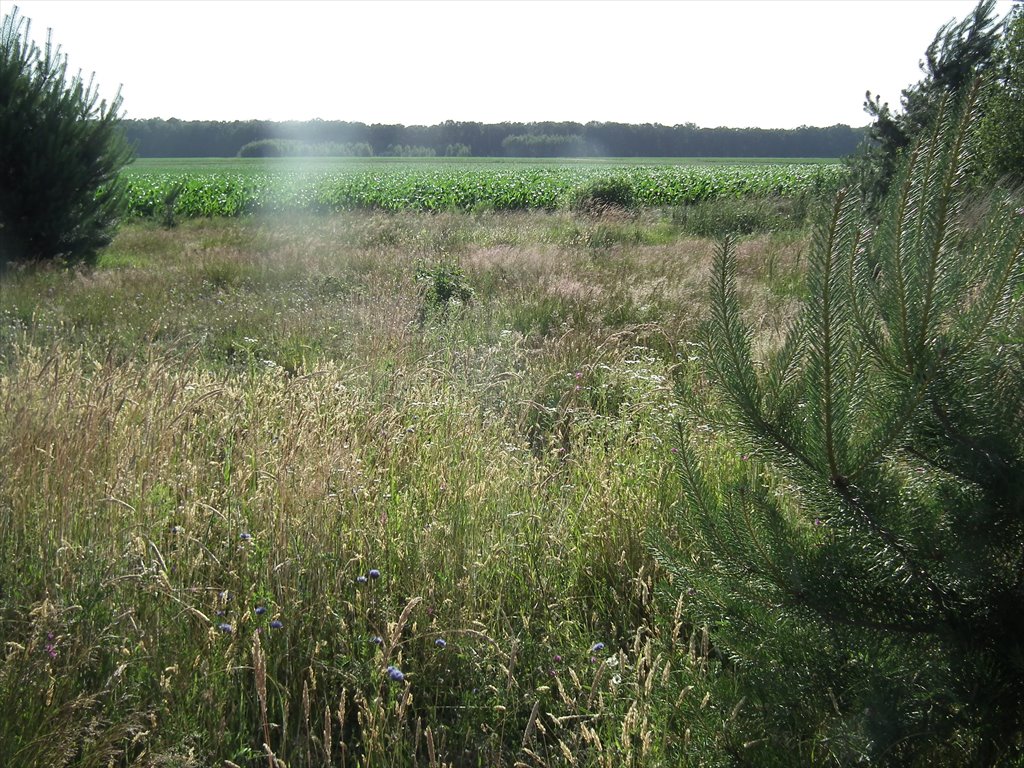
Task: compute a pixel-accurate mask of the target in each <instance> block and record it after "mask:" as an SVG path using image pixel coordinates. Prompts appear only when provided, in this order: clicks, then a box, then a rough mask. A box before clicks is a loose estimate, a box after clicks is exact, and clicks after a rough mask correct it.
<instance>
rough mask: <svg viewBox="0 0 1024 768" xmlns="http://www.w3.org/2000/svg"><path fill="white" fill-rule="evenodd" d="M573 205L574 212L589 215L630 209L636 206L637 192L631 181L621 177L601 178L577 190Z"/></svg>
mask: <svg viewBox="0 0 1024 768" xmlns="http://www.w3.org/2000/svg"><path fill="white" fill-rule="evenodd" d="M571 205H572V208H573V210H575V211H578V212H580V213H589V214H600V213H604V212H605V211H607V210H609V209H629V208H633V207H635V206H636V190H634V189H633V185H632V184H631V183H630V181H629V179H626V178H623V177H621V176H605V177H600V178H596V179H593V180H591V181H589V182H587V183H586V184H584V185H583V186H582V187H579V188H577V189H576V190H575V191H574V192H573V194H572V198H571Z"/></svg>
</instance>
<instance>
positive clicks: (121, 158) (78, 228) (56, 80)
mask: <svg viewBox="0 0 1024 768" xmlns="http://www.w3.org/2000/svg"><path fill="white" fill-rule="evenodd" d="M120 107H121V97H120V94H118V95H117V96H116V97H115V98H114V99H113V100H112V101H111V102H109V103H108V102H106V101H100V100H99V94H98V92H97V90H96V88H95V87H94V85H93V83H92V81H91V80H90V81H89V82H88V83H87V82H84V81H83V80H82V78H81V77H80V76H76V77H74V78H71V79H70V80H68V79H67V59H66V57H65V56H64V55H62V54H61V52H60V48H59V46H55V45H53V43H52V42H51V41H50V39H49V38H47V42H46V45H45V47H44V48H43V49H40V48H39V47H38V46H37V45H36V44H35V43H34V42H33V41H32V40H31V38H30V37H29V22H28V20H27V19H25V18H23V17H21V16H19V15H18V9H17V7H15V8H14V9H13V10H12V11H11V12H10V13H9V14H7V15H6V16H4V18H3V22H2V26H0V266H2V265H3V264H4V263H6V262H10V261H47V260H52V259H62V260H65V261H68V262H81V261H84V262H90V261H92V260H93V259H94V258H95V255H96V252H97V250H98V249H99V248H100V247H101V246H103V245H105V244H106V243H107V242H109V240H110V238H111V235H112V230H113V227H114V225H115V223H116V221H117V218H118V216H119V213H120V211H121V207H122V200H123V190H124V186H123V183H122V181H121V180H120V179H119V178H118V175H117V174H118V171H119V170H120V169H121V168H122V167H123V166H124V165H125V164H126V163H127V162H128V161H129V160H130V159H131V151H130V149H129V148H128V146H127V144H126V143H125V141H124V139H123V137H122V135H121V129H120V125H119V120H120V118H119V115H118V110H119V109H120Z"/></svg>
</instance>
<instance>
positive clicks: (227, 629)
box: [217, 623, 234, 634]
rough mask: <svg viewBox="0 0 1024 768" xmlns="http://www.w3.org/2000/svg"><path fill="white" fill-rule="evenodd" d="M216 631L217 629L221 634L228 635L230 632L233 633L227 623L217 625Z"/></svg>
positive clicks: (232, 629)
mask: <svg viewBox="0 0 1024 768" xmlns="http://www.w3.org/2000/svg"><path fill="white" fill-rule="evenodd" d="M217 629H219V630H220V631H221V632H227V633H228V634H231V632H233V631H234V628H233V627H232V626H231V625H230V624H227V623H224V624H218V625H217Z"/></svg>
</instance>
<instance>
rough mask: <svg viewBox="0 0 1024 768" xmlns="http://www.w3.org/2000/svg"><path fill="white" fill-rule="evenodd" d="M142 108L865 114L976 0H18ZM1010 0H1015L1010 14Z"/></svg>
mask: <svg viewBox="0 0 1024 768" xmlns="http://www.w3.org/2000/svg"><path fill="white" fill-rule="evenodd" d="M14 5H17V6H18V7H19V8H20V10H21V15H23V16H25V17H28V18H30V19H31V20H32V36H33V38H35V39H36V40H37V42H39V43H42V42H43V41H44V40H45V38H46V30H47V28H52V30H53V39H54V42H56V43H59V44H60V45H61V47H62V49H63V51H64V53H66V54H67V55H68V60H69V70H70V71H71V72H77V71H78V70H82V71H83V73H84V74H85V75H86V76H88V74H89V73H93V72H94V73H95V75H96V81H97V82H98V83H99V85H100V92H101V94H102V95H104V96H107V97H109V96H110V95H112V94H113V93H114V92H115V91H116V89H117V86H118V85H119V84H120V85H121V86H122V96H123V98H124V105H123V108H124V114H125V116H126V117H129V118H145V117H163V118H170V117H177V118H179V119H181V120H247V119H253V118H255V119H266V120H308V119H313V118H321V119H324V120H351V121H362V122H366V123H374V122H381V123H403V124H406V125H414V124H415V125H430V124H434V123H439V122H442V121H444V120H477V121H481V122H502V121H505V120H509V121H526V122H528V121H540V120H575V121H579V122H587V121H590V120H599V121H616V122H627V123H645V122H651V123H663V124H666V125H675V124H679V123H687V122H692V123H696V124H697V125H700V126H720V125H724V126H730V127H747V126H758V127H764V128H792V127H795V126H799V125H816V126H826V125H834V124H836V123H847V124H850V125H864V124H866V123H867V122H868V119H867V117H866V116H865V115H864V112H863V109H862V104H863V100H864V91H865V90H868V89H870V90H872V91H873V92H875V93H879V94H881V95H882V97H883V100H886V101H889V102H890V103H893V104H896V103H897V102H898V101H899V94H900V90H901V89H902V88H904V87H905V86H907V85H909V84H910V83H912V82H915V81H917V80H918V79H919V77H920V74H921V73H920V70H919V68H918V65H919V62H920V61H921V60H922V58H923V55H924V50H925V48H926V47H927V45H928V43H929V42H931V40H932V38H933V37H934V35H935V32H936V31H937V30H938V28H939V27H940V26H941V25H942V24H943V23H945V22H947V21H950V20H951V19H954V18H956V19H961V18H963V17H964V16H966V15H967V14H968V13H969V12H970V11H971V10H972V9H973V8H974V6H975V3H974V2H971V1H967V2H965V1H964V0H715V1H711V0H655V1H654V2H647V1H646V0H628V1H619V0H596V1H594V0H567V1H563V0H454V1H446V2H439V1H436V0H385V1H383V2H381V1H375V2H361V1H357V0H345V1H339V0H335V1H331V0H320V1H319V2H306V1H304V0H289V1H288V2H284V1H283V0H261V1H255V2H254V1H253V0H249V1H248V2H238V1H227V2H225V1H223V0H204V1H202V2H200V1H198V0H188V1H183V0H170V1H167V0H135V1H134V2H129V1H127V0H92V1H90V0H70V1H68V0H21V2H17V3H13V2H11V1H10V0H0V14H7V13H8V12H10V11H11V9H12V8H13V6H14ZM1011 5H1012V3H1011V2H1009V1H1008V0H1002V1H1001V2H999V3H998V5H997V9H998V12H999V15H1000V16H1003V15H1005V13H1007V12H1008V11H1009V10H1010V7H1011Z"/></svg>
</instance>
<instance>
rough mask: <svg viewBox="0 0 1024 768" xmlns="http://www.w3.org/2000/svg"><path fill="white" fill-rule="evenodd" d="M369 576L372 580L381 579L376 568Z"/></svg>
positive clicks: (372, 569)
mask: <svg viewBox="0 0 1024 768" xmlns="http://www.w3.org/2000/svg"><path fill="white" fill-rule="evenodd" d="M367 575H368V576H369V577H370V578H371V579H379V578H380V571H378V570H377V569H376V568H371V569H370V572H369V573H368V574H367Z"/></svg>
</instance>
